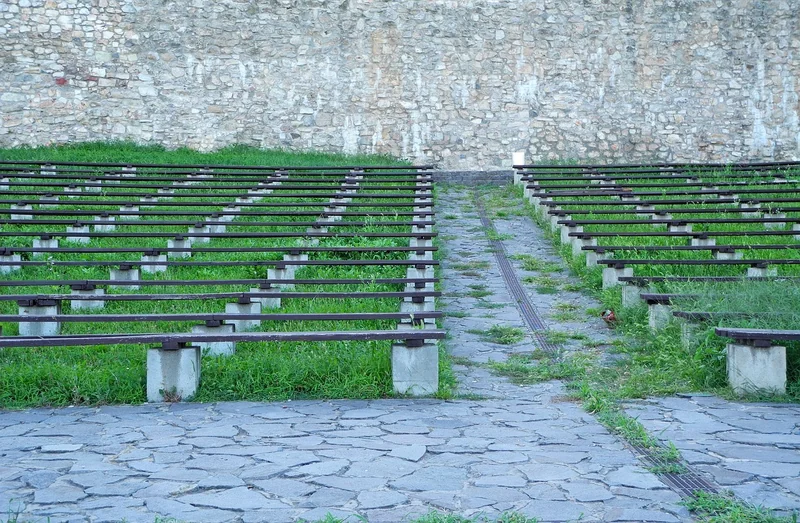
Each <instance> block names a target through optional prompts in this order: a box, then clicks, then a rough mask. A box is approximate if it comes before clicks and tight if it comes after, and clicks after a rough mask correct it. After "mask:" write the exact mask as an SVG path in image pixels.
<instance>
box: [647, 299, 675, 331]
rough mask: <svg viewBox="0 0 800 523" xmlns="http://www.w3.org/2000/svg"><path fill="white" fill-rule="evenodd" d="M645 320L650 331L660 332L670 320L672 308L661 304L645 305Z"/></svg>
mask: <svg viewBox="0 0 800 523" xmlns="http://www.w3.org/2000/svg"><path fill="white" fill-rule="evenodd" d="M647 320H648V322H647V323H648V325H649V326H650V330H651V331H653V332H655V331H660V330H661V329H663V328H665V327H666V326H667V325H669V322H670V321H671V320H672V308H671V307H670V306H669V305H665V304H663V303H650V304H648V305H647Z"/></svg>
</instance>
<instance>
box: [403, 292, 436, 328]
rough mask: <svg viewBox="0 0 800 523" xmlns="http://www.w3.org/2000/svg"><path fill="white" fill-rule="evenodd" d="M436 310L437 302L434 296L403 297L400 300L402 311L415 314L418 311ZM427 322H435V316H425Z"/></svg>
mask: <svg viewBox="0 0 800 523" xmlns="http://www.w3.org/2000/svg"><path fill="white" fill-rule="evenodd" d="M434 310H436V304H435V303H434V301H433V297H432V296H429V297H425V296H414V297H413V298H403V301H401V302H400V312H405V313H409V314H413V313H416V312H433V311H434ZM425 323H432V324H435V323H436V320H435V319H434V318H425Z"/></svg>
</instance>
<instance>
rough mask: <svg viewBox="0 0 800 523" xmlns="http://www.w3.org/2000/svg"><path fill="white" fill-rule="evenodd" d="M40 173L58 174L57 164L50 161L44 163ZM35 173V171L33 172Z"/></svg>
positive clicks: (46, 174)
mask: <svg viewBox="0 0 800 523" xmlns="http://www.w3.org/2000/svg"><path fill="white" fill-rule="evenodd" d="M39 173H40V174H43V175H45V176H55V174H56V166H55V165H51V164H49V163H47V164H45V165H42V166H40V167H39ZM31 174H33V173H31Z"/></svg>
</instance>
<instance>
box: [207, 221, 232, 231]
mask: <svg viewBox="0 0 800 523" xmlns="http://www.w3.org/2000/svg"><path fill="white" fill-rule="evenodd" d="M208 221H215V222H216V221H219V220H218V219H217V218H209V219H208ZM207 227H208V232H210V233H211V234H224V233H225V231H227V230H228V226H227V225H225V224H224V223H209V224H208V225H207Z"/></svg>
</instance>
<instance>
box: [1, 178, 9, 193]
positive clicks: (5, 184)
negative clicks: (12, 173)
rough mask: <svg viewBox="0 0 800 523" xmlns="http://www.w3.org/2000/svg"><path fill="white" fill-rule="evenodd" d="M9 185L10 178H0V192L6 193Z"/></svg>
mask: <svg viewBox="0 0 800 523" xmlns="http://www.w3.org/2000/svg"><path fill="white" fill-rule="evenodd" d="M9 183H11V178H7V177H3V178H0V191H7V190H8V189H9V187H10V185H8V184H9Z"/></svg>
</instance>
